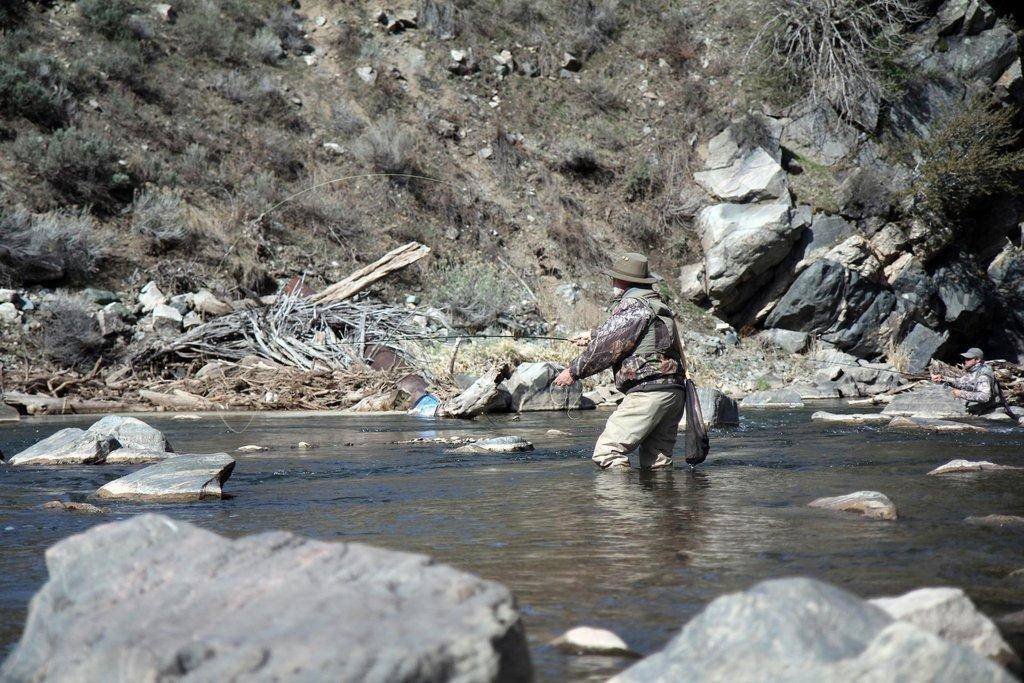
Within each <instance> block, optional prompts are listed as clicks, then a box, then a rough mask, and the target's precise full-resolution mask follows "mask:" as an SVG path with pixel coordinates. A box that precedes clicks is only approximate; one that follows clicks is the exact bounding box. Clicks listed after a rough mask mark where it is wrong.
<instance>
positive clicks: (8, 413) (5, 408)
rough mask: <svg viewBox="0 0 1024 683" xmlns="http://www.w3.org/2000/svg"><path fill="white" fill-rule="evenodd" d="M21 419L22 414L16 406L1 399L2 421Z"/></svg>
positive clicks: (0, 415) (0, 414)
mask: <svg viewBox="0 0 1024 683" xmlns="http://www.w3.org/2000/svg"><path fill="white" fill-rule="evenodd" d="M20 419H21V414H20V413H19V412H18V411H17V409H15V408H14V406H9V405H7V404H6V403H4V402H3V401H0V422H17V421H18V420H20Z"/></svg>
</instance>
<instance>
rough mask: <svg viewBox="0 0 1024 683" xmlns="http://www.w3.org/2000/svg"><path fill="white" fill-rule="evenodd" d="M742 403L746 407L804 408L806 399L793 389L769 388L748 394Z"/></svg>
mask: <svg viewBox="0 0 1024 683" xmlns="http://www.w3.org/2000/svg"><path fill="white" fill-rule="evenodd" d="M740 405H741V406H743V407H744V408H802V407H803V405H804V401H803V399H802V398H800V394H799V393H798V392H796V391H793V390H792V389H768V390H767V391H755V392H754V393H752V394H748V395H747V396H746V398H744V399H743V400H742V401H740Z"/></svg>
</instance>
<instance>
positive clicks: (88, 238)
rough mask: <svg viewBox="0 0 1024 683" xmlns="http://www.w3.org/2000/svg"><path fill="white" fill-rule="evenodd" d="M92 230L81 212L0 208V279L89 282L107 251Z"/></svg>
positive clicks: (27, 281)
mask: <svg viewBox="0 0 1024 683" xmlns="http://www.w3.org/2000/svg"><path fill="white" fill-rule="evenodd" d="M95 229H96V223H95V221H94V220H93V218H92V216H90V215H89V214H88V213H87V212H85V211H77V212H75V211H51V212H49V213H44V214H39V215H37V216H34V215H32V214H31V213H29V212H28V211H26V210H25V209H23V208H21V207H15V208H12V209H8V210H6V211H3V210H0V280H4V281H5V282H7V283H9V284H19V283H24V284H33V283H37V282H53V281H60V280H63V281H65V282H67V283H69V284H83V283H86V282H88V281H89V279H91V278H92V276H93V275H95V274H96V272H97V271H98V270H99V267H100V265H101V263H102V262H103V260H104V259H105V258H106V255H107V254H106V251H105V249H104V248H103V245H102V242H101V241H100V239H99V237H98V236H97V235H96V232H95Z"/></svg>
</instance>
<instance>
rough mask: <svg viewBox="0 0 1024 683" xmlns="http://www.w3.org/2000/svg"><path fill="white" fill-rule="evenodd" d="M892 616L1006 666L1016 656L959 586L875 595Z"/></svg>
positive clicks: (881, 605) (875, 602)
mask: <svg viewBox="0 0 1024 683" xmlns="http://www.w3.org/2000/svg"><path fill="white" fill-rule="evenodd" d="M870 602H871V604H872V605H875V606H876V607H881V608H882V609H883V610H885V611H886V612H887V613H888V614H889V616H891V617H892V618H893V619H898V620H900V621H906V622H909V623H911V624H914V625H915V626H917V627H918V628H921V629H923V630H925V631H928V632H929V633H934V634H935V635H937V636H939V637H940V638H942V639H943V640H946V641H949V642H950V643H956V644H957V645H963V646H964V647H969V648H971V649H972V650H974V651H975V652H977V653H978V654H979V655H981V656H983V657H988V658H989V659H991V660H993V661H995V662H998V663H999V664H1002V665H1003V666H1006V665H1008V664H1015V663H1017V662H1018V661H1019V660H1018V658H1017V653H1015V652H1014V651H1013V649H1012V648H1011V647H1010V646H1009V645H1008V644H1007V643H1006V641H1005V640H1003V637H1002V636H1001V635H999V629H997V628H996V625H995V624H994V623H992V620H991V619H989V618H988V617H986V616H985V615H984V614H982V613H981V612H979V611H978V608H977V607H975V606H974V603H973V602H971V599H970V598H969V597H967V595H966V594H965V593H964V592H963V591H962V590H960V589H959V588H921V589H919V590H915V591H911V592H909V593H906V594H905V595H901V596H899V597H894V598H875V599H874V600H871V601H870Z"/></svg>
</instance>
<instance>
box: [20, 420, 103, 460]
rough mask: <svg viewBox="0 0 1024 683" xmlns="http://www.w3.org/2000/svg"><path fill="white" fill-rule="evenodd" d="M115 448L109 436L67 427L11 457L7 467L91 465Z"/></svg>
mask: <svg viewBox="0 0 1024 683" xmlns="http://www.w3.org/2000/svg"><path fill="white" fill-rule="evenodd" d="M116 447H117V440H116V439H114V438H113V437H112V436H107V435H104V434H96V433H89V432H85V431H83V430H81V429H78V428H77V427H68V428H67V429H62V430H60V431H59V432H57V433H56V434H53V435H51V436H49V437H47V438H45V439H43V440H42V441H40V442H39V443H37V444H35V445H34V446H29V447H28V448H26V449H25V450H23V451H21V452H20V453H17V454H15V455H14V456H13V457H12V458H11V459H10V461H9V463H10V464H11V465H95V464H99V463H102V462H103V461H104V460H105V459H106V457H107V454H108V453H110V451H111V449H113V448H116Z"/></svg>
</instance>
